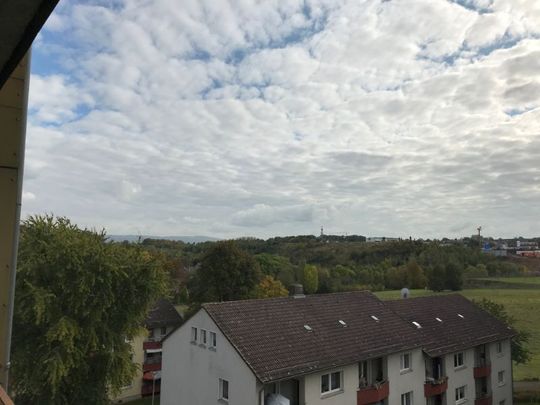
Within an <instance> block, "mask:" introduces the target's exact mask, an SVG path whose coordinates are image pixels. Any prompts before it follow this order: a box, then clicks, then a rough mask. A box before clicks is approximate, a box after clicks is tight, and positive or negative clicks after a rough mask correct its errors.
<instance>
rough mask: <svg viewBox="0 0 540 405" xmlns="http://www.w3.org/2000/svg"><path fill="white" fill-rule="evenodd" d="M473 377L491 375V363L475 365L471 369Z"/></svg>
mask: <svg viewBox="0 0 540 405" xmlns="http://www.w3.org/2000/svg"><path fill="white" fill-rule="evenodd" d="M473 374H474V378H483V377H489V376H490V375H491V365H490V364H486V365H483V366H479V367H475V368H474V369H473Z"/></svg>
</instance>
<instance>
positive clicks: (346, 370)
mask: <svg viewBox="0 0 540 405" xmlns="http://www.w3.org/2000/svg"><path fill="white" fill-rule="evenodd" d="M336 371H342V372H343V377H342V389H341V391H339V392H335V393H330V394H326V395H321V376H322V375H323V374H328V373H332V372H336ZM357 391H358V364H353V365H349V366H345V367H338V368H335V369H332V370H326V371H324V372H320V373H313V374H309V375H306V376H305V377H304V403H305V405H317V404H324V405H343V404H356V392H357ZM300 404H302V405H303V403H302V402H300Z"/></svg>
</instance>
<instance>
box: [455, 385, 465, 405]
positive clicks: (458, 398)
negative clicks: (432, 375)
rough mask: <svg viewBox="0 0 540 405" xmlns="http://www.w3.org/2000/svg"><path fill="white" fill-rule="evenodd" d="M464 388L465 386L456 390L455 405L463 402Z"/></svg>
mask: <svg viewBox="0 0 540 405" xmlns="http://www.w3.org/2000/svg"><path fill="white" fill-rule="evenodd" d="M465 388H466V385H464V386H462V387H458V388H456V403H461V402H464V401H465Z"/></svg>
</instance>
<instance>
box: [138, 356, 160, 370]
mask: <svg viewBox="0 0 540 405" xmlns="http://www.w3.org/2000/svg"><path fill="white" fill-rule="evenodd" d="M142 369H143V372H144V373H146V372H147V371H159V370H161V359H160V360H159V361H156V362H146V363H144V364H143V366H142Z"/></svg>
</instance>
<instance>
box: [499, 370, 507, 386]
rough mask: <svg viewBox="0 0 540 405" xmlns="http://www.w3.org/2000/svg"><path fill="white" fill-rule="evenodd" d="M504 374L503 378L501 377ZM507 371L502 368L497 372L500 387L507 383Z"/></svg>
mask: <svg viewBox="0 0 540 405" xmlns="http://www.w3.org/2000/svg"><path fill="white" fill-rule="evenodd" d="M501 376H502V378H501ZM505 377H506V376H505V372H504V370H501V371H499V372H498V373H497V385H498V386H499V387H502V386H503V385H504V384H506V378H505Z"/></svg>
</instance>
